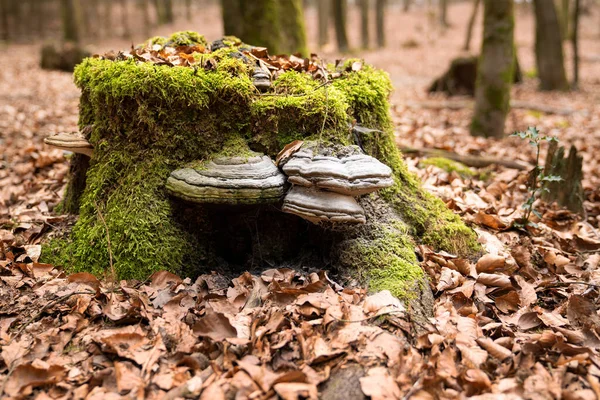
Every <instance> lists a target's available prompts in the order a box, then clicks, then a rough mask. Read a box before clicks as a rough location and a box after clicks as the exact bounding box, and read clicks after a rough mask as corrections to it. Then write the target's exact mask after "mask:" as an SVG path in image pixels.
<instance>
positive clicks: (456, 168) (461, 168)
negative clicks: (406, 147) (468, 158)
mask: <svg viewBox="0 0 600 400" xmlns="http://www.w3.org/2000/svg"><path fill="white" fill-rule="evenodd" d="M420 164H422V165H433V166H435V167H438V168H440V169H443V170H444V171H446V172H448V173H452V172H456V173H457V174H459V175H461V176H462V177H465V178H470V177H473V176H475V175H476V174H475V172H474V171H473V170H472V169H471V168H469V167H467V166H466V165H464V164H463V163H460V162H458V161H454V160H450V159H448V158H445V157H431V158H426V159H424V160H422V161H421V162H420Z"/></svg>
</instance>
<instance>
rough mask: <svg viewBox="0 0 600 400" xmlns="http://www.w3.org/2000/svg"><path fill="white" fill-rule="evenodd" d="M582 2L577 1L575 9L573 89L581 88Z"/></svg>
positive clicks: (572, 38)
mask: <svg viewBox="0 0 600 400" xmlns="http://www.w3.org/2000/svg"><path fill="white" fill-rule="evenodd" d="M579 3H580V0H575V3H574V7H573V36H572V37H571V40H572V43H573V89H577V87H578V86H579V14H580V12H581V10H580V4H579Z"/></svg>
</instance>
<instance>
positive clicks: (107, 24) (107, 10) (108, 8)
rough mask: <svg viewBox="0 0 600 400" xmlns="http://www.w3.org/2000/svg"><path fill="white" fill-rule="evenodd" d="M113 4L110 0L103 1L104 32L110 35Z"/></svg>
mask: <svg viewBox="0 0 600 400" xmlns="http://www.w3.org/2000/svg"><path fill="white" fill-rule="evenodd" d="M112 6H113V4H112V0H108V1H106V0H105V2H104V28H105V32H106V36H108V37H110V36H112V35H111V33H112V27H113V24H112V17H113V7H112Z"/></svg>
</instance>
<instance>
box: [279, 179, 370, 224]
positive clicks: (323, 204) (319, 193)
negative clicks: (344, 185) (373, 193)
mask: <svg viewBox="0 0 600 400" xmlns="http://www.w3.org/2000/svg"><path fill="white" fill-rule="evenodd" d="M281 210H282V211H283V212H286V213H290V214H295V215H297V216H299V217H302V218H304V219H306V220H308V221H310V222H312V223H314V224H320V223H323V222H333V223H349V224H364V223H365V222H366V218H365V211H364V210H363V208H362V207H361V206H360V205H359V204H358V203H357V201H356V200H355V199H354V198H353V197H352V196H346V195H343V194H339V193H334V192H326V191H324V190H319V189H315V188H307V187H303V186H293V187H292V188H291V189H290V191H289V192H288V194H287V195H286V196H285V198H284V199H283V206H282V208H281Z"/></svg>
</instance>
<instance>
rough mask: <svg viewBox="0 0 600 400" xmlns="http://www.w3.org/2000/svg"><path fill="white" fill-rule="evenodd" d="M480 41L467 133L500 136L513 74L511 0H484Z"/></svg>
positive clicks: (502, 130)
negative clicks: (473, 109)
mask: <svg viewBox="0 0 600 400" xmlns="http://www.w3.org/2000/svg"><path fill="white" fill-rule="evenodd" d="M483 4H484V17H483V42H482V46H481V55H480V59H479V64H478V67H477V82H476V84H475V112H474V115H473V121H472V123H471V135H473V136H485V137H497V138H500V137H502V136H504V122H505V120H506V114H508V110H509V107H510V87H511V84H512V80H513V74H514V64H515V55H514V49H515V46H514V25H515V21H514V10H513V8H514V3H513V0H484V2H483Z"/></svg>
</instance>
